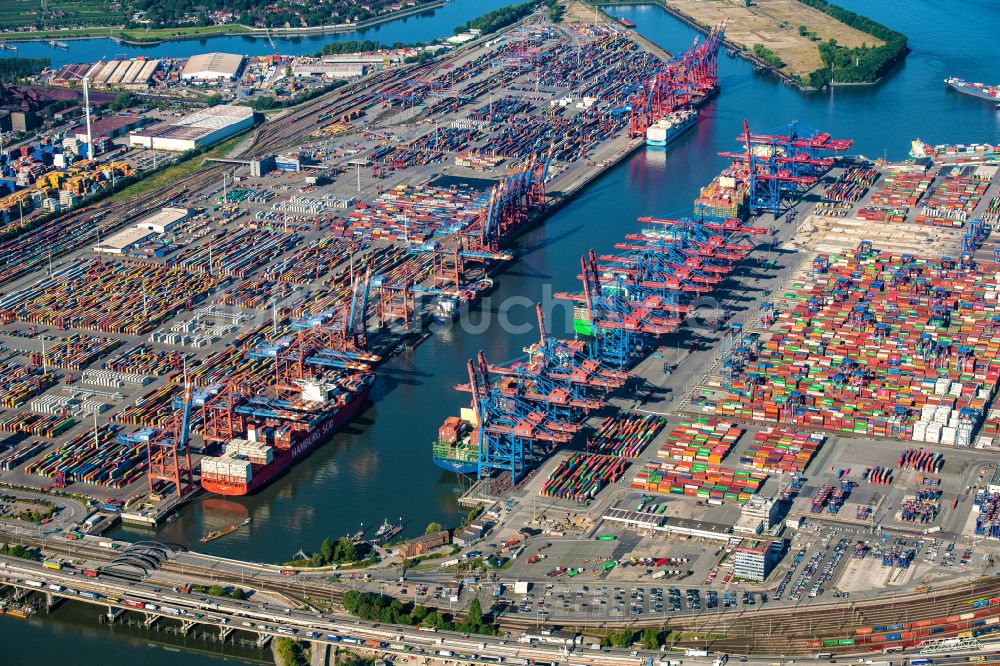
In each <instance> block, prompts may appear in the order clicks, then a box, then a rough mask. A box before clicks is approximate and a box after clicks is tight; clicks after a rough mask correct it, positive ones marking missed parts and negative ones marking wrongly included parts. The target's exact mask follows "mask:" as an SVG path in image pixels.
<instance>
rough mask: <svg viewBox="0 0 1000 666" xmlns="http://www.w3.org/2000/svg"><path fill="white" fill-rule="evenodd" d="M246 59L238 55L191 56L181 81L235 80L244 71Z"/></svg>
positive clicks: (210, 54) (212, 54)
mask: <svg viewBox="0 0 1000 666" xmlns="http://www.w3.org/2000/svg"><path fill="white" fill-rule="evenodd" d="M244 62H246V57H245V56H242V55H239V54H236V53H202V54H201V55H196V56H191V57H190V58H189V59H188V61H187V63H185V65H184V69H183V70H181V79H183V80H184V81H218V80H220V79H235V78H236V77H237V76H238V75H239V73H240V71H242V69H243V64H244Z"/></svg>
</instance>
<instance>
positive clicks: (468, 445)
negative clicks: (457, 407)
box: [433, 407, 479, 474]
mask: <svg viewBox="0 0 1000 666" xmlns="http://www.w3.org/2000/svg"><path fill="white" fill-rule="evenodd" d="M474 421H475V414H474V413H473V411H472V410H471V409H469V408H468V407H463V408H462V417H461V418H459V417H457V416H449V417H448V418H447V419H445V422H444V425H442V426H441V427H440V428H439V429H438V439H437V442H435V443H434V446H433V455H434V464H435V465H437V466H438V467H441V468H442V469H446V470H448V471H449V472H455V473H456V474H471V473H472V472H475V471H477V470H478V469H479V429H478V428H475V427H473V426H472V425H471V424H472V423H473V422H474Z"/></svg>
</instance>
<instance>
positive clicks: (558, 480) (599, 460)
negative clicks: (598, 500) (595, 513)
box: [541, 453, 629, 505]
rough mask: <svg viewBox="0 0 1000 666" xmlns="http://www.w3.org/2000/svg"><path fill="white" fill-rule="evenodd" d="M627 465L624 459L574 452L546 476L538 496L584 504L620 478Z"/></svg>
mask: <svg viewBox="0 0 1000 666" xmlns="http://www.w3.org/2000/svg"><path fill="white" fill-rule="evenodd" d="M628 464H629V463H628V461H627V460H625V459H624V458H618V457H615V456H602V455H598V454H593V453H573V454H571V455H570V456H569V457H568V458H566V459H565V460H563V461H562V462H561V463H559V466H558V467H556V468H555V469H554V470H553V471H552V473H551V474H549V478H548V479H546V481H545V483H544V484H543V485H542V490H541V494H542V495H543V496H545V497H554V498H558V499H564V500H569V501H571V502H576V503H577V504H580V505H584V504H587V503H588V502H590V500H592V499H594V497H595V496H596V495H597V493H599V492H600V491H601V490H602V489H603V488H604V487H606V486H607V485H608V484H611V483H616V482H617V481H618V480H619V479H621V477H622V475H623V474H624V473H625V469H626V468H627V467H628Z"/></svg>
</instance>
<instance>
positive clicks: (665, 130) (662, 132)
mask: <svg viewBox="0 0 1000 666" xmlns="http://www.w3.org/2000/svg"><path fill="white" fill-rule="evenodd" d="M697 121H698V110H697V109H681V110H680V111H674V112H673V113H671V114H670V115H668V116H665V117H663V118H661V119H660V120H659V121H657V122H656V123H655V124H653V125H650V126H649V127H647V128H646V145H647V146H654V147H662V146H666V145H667V144H669V143H670V142H671V141H674V140H675V139H676V138H677V137H679V136H680V135H681V134H683V133H684V132H686V131H687V130H689V129H691V128H692V127H694V124H695V123H696V122H697Z"/></svg>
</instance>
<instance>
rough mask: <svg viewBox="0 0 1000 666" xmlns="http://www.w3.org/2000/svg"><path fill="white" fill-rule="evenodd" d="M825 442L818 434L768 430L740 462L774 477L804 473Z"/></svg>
mask: <svg viewBox="0 0 1000 666" xmlns="http://www.w3.org/2000/svg"><path fill="white" fill-rule="evenodd" d="M825 439H826V437H824V436H823V435H821V434H819V433H805V432H798V431H793V430H788V429H786V428H780V427H779V428H767V429H766V430H763V431H761V432H758V433H757V434H755V435H754V437H753V442H752V443H751V444H750V446H749V447H748V448H747V451H746V453H744V454H743V455H742V456H740V463H741V464H743V465H746V466H747V467H751V468H753V469H757V470H760V471H762V472H771V473H774V474H802V473H803V472H805V470H806V467H807V466H808V465H809V461H811V460H812V458H813V456H815V455H816V453H817V452H818V451H819V448H820V446H822V445H823V441H824V440H825Z"/></svg>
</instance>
